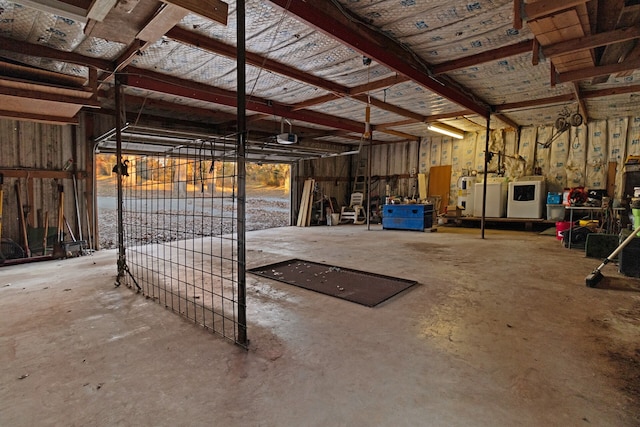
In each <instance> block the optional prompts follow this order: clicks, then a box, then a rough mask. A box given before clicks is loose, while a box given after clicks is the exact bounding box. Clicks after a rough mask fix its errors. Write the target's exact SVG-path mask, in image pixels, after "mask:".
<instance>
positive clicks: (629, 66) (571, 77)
mask: <svg viewBox="0 0 640 427" xmlns="http://www.w3.org/2000/svg"><path fill="white" fill-rule="evenodd" d="M639 68H640V59H639V58H633V59H629V60H627V61H624V62H621V63H618V64H610V65H600V66H598V67H592V68H585V69H583V70H575V71H567V72H564V73H558V74H557V75H556V82H558V83H569V82H574V81H578V80H587V79H590V78H593V77H600V76H608V75H610V74H616V73H620V72H623V71H630V70H636V69H639Z"/></svg>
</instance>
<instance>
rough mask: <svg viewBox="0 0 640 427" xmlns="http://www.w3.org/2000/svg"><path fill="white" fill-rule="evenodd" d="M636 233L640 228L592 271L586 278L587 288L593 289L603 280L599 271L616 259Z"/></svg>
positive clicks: (639, 231)
mask: <svg viewBox="0 0 640 427" xmlns="http://www.w3.org/2000/svg"><path fill="white" fill-rule="evenodd" d="M638 233H640V226H638V227H637V228H636V229H635V231H634V232H633V233H631V234H630V235H629V236H628V237H627V238H626V239H624V241H623V242H622V243H620V246H618V247H617V248H616V250H615V251H613V252H612V253H611V255H609V256H608V257H606V258H605V259H604V261H602V264H600V265H599V266H598V268H596V269H595V270H593V271H592V272H591V274H589V275H588V276H587V280H586V282H587V286H588V287H590V288H595V287H596V286H597V285H598V283H600V281H601V280H602V278H603V276H602V273H601V272H600V270H602V269H603V268H604V266H605V265H607V264H609V263H610V262H611V261H612V260H613V259H614V258H615V257H617V256H618V254H619V253H620V252H621V251H622V249H624V247H625V246H627V245H628V244H629V243H630V242H631V241H632V240H633V239H634V238H635V237H636V236H638Z"/></svg>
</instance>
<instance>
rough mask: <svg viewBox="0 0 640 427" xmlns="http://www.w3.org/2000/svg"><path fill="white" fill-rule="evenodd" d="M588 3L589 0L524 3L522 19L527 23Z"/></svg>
mask: <svg viewBox="0 0 640 427" xmlns="http://www.w3.org/2000/svg"><path fill="white" fill-rule="evenodd" d="M588 1H589V0H564V1H558V0H538V1H535V2H532V3H525V5H524V18H525V19H526V20H527V21H532V20H534V19H538V18H541V17H543V16H547V15H551V14H554V13H556V12H561V11H563V10H567V9H570V8H572V7H575V6H578V5H581V4H584V3H586V2H588Z"/></svg>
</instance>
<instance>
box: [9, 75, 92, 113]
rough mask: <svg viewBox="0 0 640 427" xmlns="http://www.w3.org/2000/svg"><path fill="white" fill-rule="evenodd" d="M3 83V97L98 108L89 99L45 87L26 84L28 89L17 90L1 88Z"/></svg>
mask: <svg viewBox="0 0 640 427" xmlns="http://www.w3.org/2000/svg"><path fill="white" fill-rule="evenodd" d="M3 84H4V81H2V80H0V95H5V96H15V97H18V98H23V99H37V100H41V101H53V102H59V103H64V104H72V105H81V106H85V107H94V108H98V107H100V103H99V102H98V101H97V100H95V99H91V98H86V97H82V96H74V95H70V94H64V93H61V92H60V91H48V90H46V89H45V88H46V86H45V87H42V86H41V87H39V86H37V85H35V84H27V87H30V88H19V87H6V86H3ZM88 95H89V96H91V92H88Z"/></svg>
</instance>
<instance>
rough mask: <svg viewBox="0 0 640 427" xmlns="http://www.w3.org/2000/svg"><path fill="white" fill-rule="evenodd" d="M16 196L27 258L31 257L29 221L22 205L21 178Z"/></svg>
mask: <svg viewBox="0 0 640 427" xmlns="http://www.w3.org/2000/svg"><path fill="white" fill-rule="evenodd" d="M15 189H16V198H17V200H18V219H19V220H20V231H21V232H22V241H23V243H24V253H25V256H26V257H27V258H29V257H31V251H30V250H29V239H28V238H27V221H26V218H25V216H24V208H23V205H22V194H21V191H20V180H17V181H16V186H15Z"/></svg>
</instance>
